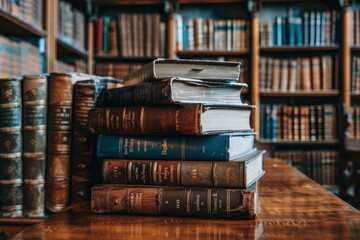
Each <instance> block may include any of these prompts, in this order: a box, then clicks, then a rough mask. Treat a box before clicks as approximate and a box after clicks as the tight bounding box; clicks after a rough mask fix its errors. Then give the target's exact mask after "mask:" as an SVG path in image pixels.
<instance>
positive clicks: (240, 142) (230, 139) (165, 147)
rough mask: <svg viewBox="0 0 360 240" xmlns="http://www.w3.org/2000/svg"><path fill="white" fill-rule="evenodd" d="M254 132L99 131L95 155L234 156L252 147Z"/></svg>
mask: <svg viewBox="0 0 360 240" xmlns="http://www.w3.org/2000/svg"><path fill="white" fill-rule="evenodd" d="M253 145H254V133H251V132H250V133H232V134H221V135H209V136H124V135H99V136H98V138H97V144H96V157H98V158H122V159H153V160H167V159H171V160H208V161H211V160H217V161H228V160H233V159H236V158H238V157H240V156H241V155H243V154H245V153H247V152H248V151H250V150H251V149H252V148H253Z"/></svg>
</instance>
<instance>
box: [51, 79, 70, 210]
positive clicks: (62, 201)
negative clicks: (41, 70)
mask: <svg viewBox="0 0 360 240" xmlns="http://www.w3.org/2000/svg"><path fill="white" fill-rule="evenodd" d="M48 91H49V101H48V112H49V113H48V135H47V137H48V145H47V157H48V158H47V166H46V176H47V177H46V186H45V194H46V203H45V205H46V208H47V209H48V210H49V211H51V212H58V211H61V210H62V209H64V208H65V207H66V206H67V205H68V203H69V191H70V189H69V180H70V179H69V178H70V176H69V170H70V142H71V116H72V97H73V96H72V77H71V75H67V74H60V73H59V74H57V73H53V74H51V75H50V77H49V90H48Z"/></svg>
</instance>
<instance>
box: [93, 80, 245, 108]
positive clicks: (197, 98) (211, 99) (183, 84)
mask: <svg viewBox="0 0 360 240" xmlns="http://www.w3.org/2000/svg"><path fill="white" fill-rule="evenodd" d="M246 87H247V84H245V83H226V82H213V81H203V80H196V79H187V78H179V77H176V78H169V79H164V80H159V81H155V82H144V83H140V84H136V85H132V86H125V87H121V88H112V89H104V94H105V101H104V103H103V104H104V105H97V106H98V107H101V106H107V107H117V106H125V105H126V106H132V105H159V104H172V103H174V104H181V103H218V104H219V103H222V104H241V103H242V100H241V90H242V89H243V88H246Z"/></svg>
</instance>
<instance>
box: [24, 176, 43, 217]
mask: <svg viewBox="0 0 360 240" xmlns="http://www.w3.org/2000/svg"><path fill="white" fill-rule="evenodd" d="M23 194H24V216H26V217H43V216H44V214H45V207H44V206H45V184H44V183H39V184H26V183H25V182H24V186H23Z"/></svg>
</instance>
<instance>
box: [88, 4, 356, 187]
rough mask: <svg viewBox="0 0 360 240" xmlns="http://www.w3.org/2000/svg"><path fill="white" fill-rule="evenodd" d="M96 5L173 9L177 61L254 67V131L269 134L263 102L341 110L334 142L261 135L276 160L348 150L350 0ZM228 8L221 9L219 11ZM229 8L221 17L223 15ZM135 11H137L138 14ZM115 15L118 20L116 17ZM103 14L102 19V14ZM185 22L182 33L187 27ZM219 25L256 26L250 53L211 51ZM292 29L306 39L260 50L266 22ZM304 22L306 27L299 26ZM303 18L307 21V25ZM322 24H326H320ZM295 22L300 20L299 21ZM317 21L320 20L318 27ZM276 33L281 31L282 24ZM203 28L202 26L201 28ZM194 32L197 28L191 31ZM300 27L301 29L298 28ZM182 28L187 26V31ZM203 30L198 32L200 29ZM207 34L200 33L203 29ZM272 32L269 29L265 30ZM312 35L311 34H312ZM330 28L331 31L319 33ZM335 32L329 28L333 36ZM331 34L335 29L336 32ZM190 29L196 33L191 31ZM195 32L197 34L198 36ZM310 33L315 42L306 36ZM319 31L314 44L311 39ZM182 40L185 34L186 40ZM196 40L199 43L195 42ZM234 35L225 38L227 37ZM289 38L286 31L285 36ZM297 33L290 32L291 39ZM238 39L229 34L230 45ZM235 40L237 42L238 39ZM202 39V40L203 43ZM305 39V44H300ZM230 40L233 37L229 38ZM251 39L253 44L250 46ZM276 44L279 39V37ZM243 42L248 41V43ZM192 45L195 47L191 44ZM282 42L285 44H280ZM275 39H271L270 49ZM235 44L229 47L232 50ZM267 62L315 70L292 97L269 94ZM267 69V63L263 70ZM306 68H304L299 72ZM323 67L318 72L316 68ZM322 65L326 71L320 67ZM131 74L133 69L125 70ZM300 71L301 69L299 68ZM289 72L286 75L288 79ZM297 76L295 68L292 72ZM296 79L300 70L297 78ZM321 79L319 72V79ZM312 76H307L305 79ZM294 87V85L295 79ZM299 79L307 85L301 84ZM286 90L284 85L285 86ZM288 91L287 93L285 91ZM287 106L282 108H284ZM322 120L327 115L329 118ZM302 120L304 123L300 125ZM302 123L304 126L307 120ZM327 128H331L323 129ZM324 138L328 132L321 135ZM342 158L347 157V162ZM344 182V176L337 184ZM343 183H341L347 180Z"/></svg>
mask: <svg viewBox="0 0 360 240" xmlns="http://www.w3.org/2000/svg"><path fill="white" fill-rule="evenodd" d="M92 3H93V4H94V5H95V6H97V8H98V9H99V11H98V13H106V14H108V15H109V14H110V13H111V12H114V11H116V7H119V6H121V7H122V8H129V9H131V8H132V9H134V8H135V9H137V11H138V12H146V11H147V9H152V10H153V9H154V8H155V9H156V8H159V7H160V8H164V9H166V10H165V11H162V10H161V11H160V12H161V14H162V17H161V18H162V19H164V22H165V24H166V33H165V34H166V36H165V37H166V39H167V40H166V43H167V45H166V51H165V52H166V54H165V57H169V58H176V57H178V58H202V59H223V60H238V61H242V62H246V65H247V66H246V67H247V72H248V73H247V76H246V79H245V80H243V81H245V82H247V83H248V85H249V88H248V91H246V93H245V94H244V95H245V98H246V99H247V101H248V102H249V103H251V104H254V105H256V106H258V108H257V109H256V110H255V111H253V113H252V119H251V124H252V126H253V127H254V129H255V130H256V131H258V132H261V131H262V129H261V126H263V122H262V119H263V118H262V114H261V112H260V106H261V105H262V104H263V103H269V104H280V105H283V104H286V105H288V106H299V108H300V107H307V108H310V106H311V105H316V106H318V105H320V108H325V107H324V106H327V105H326V104H331V106H332V107H333V112H332V114H333V115H334V118H333V119H332V120H331V121H334V123H330V125H329V126H330V127H331V128H332V133H331V134H332V135H331V138H330V139H326V136H322V137H319V138H318V139H316V141H315V140H314V139H313V140H312V141H308V142H307V141H304V140H302V141H300V140H290V139H277V140H275V139H272V140H269V139H261V137H260V135H261V134H259V135H258V136H257V138H258V139H257V141H258V143H260V144H268V145H270V148H269V149H270V150H271V152H270V153H269V154H270V156H274V152H276V151H283V150H286V149H293V150H294V151H297V150H305V149H307V148H311V149H314V150H316V148H318V149H319V150H329V149H335V150H336V151H338V152H339V151H340V150H341V143H342V142H343V141H342V139H343V133H342V131H341V129H342V118H341V111H342V109H341V105H342V103H345V105H349V104H350V102H351V99H352V100H355V99H356V96H355V95H354V94H349V91H348V90H349V87H350V70H349V69H348V68H349V66H350V56H351V54H356V53H358V52H359V46H352V45H350V43H348V42H349V41H348V40H349V37H350V35H349V31H350V30H349V29H350V22H351V21H350V10H349V8H348V5H347V3H348V2H347V1H336V0H332V1H320V0H319V1H311V0H295V1H291V0H258V1H248V0H243V1H242V0H193V1H188V0H178V1H156V0H153V1H151V0H148V1H98V0H93V1H92ZM220 4H221V7H219V6H220ZM109 9H110V10H109ZM219 9H221V11H219ZM132 11H134V10H132ZM110 15H111V14H110ZM99 16H101V14H100V15H99ZM179 16H180V22H181V24H182V27H179V25H178V24H179ZM209 19H211V20H212V21H213V22H215V21H219V24H220V26H224V23H223V22H221V20H225V22H226V23H225V25H226V27H225V29H226V28H227V27H228V26H230V27H229V28H231V29H236V27H234V28H232V26H233V25H235V24H234V22H231V23H230V22H229V21H226V19H241V20H244V21H245V22H246V24H247V27H248V30H249V31H248V32H246V33H245V34H244V35H245V36H246V37H245V42H246V41H248V43H247V44H246V46H245V47H242V48H239V49H237V47H238V46H237V45H231V44H233V43H234V42H235V41H240V39H239V38H236V39H237V40H234V39H233V40H232V42H231V44H230V45H229V43H228V42H226V41H224V42H225V45H224V46H211V43H210V40H207V38H208V37H207V34H208V31H209V30H208V29H210V28H208V29H205V30H204V29H203V28H204V26H212V24H213V23H212V22H210V24H209V23H208V22H207V21H208V20H209ZM279 19H280V20H281V21H282V22H283V23H287V20H288V19H291V23H292V24H293V23H294V25H291V26H288V25H286V24H284V25H281V26H280V27H283V28H289V29H285V30H284V31H290V32H292V31H294V29H295V30H299V27H300V30H301V32H302V37H301V35H300V37H299V36H294V38H295V39H292V40H291V39H290V37H289V39H286V37H285V38H284V39H285V40H284V39H282V41H281V42H276V41H275V42H273V43H271V44H258V43H264V42H262V40H263V38H264V33H263V31H264V28H263V23H262V22H264V21H268V22H270V24H271V26H272V27H273V24H274V23H276V24H277V22H276V21H279ZM299 19H300V20H301V21H300V25H299V22H298V21H299ZM303 19H307V20H306V21H309V22H303ZM319 19H320V22H317V21H318V20H319ZM293 20H295V22H292V21H293ZM310 21H314V24H315V25H314V26H312V25H311V24H313V23H310ZM276 24H275V26H276V27H279V26H278V25H276ZM200 25H201V26H202V28H201V27H200ZM189 26H190V30H189ZM293 27H294V29H293ZM179 28H181V30H180V32H179ZM191 28H193V29H191ZM195 28H197V30H196V29H195ZM199 29H200V30H199ZM265 29H266V28H265ZM305 29H307V30H305ZM319 29H324V30H321V31H320V30H319ZM325 29H327V30H325ZM329 29H330V30H329ZM189 31H190V32H189ZM192 31H193V32H192ZM304 31H305V32H306V31H307V33H306V34H307V35H306V36H307V38H306V39H307V40H305V39H302V38H304V35H305V32H304ZM313 33H318V35H316V36H315V37H314V38H313V39H312V38H311V37H310V35H311V34H313ZM179 34H181V35H182V37H181V36H180V38H179ZM189 34H193V35H191V37H190V38H189ZM226 34H227V33H225V35H226ZM282 34H283V33H282ZM287 34H288V35H290V33H289V32H288V33H286V36H287ZM229 36H230V35H226V37H227V39H229ZM231 37H233V36H231ZM196 38H199V39H196ZM300 38H301V40H299V39H300ZM224 39H226V38H224ZM246 39H247V40H246ZM275 39H276V38H275ZM241 40H243V39H241ZM189 41H190V42H189ZM277 41H278V40H277ZM269 42H271V41H265V43H269ZM226 44H227V45H226ZM263 58H273V59H275V58H276V59H278V60H279V61H280V63H281V64H283V61H284V60H285V61H284V62H285V63H284V66H285V67H286V64H289V63H287V61H288V62H291V61H297V62H298V63H297V72H296V74H297V75H300V74H303V73H302V72H301V71H303V70H301V69H303V68H305V67H304V66H303V65H301V64H303V63H301V61H303V59H306V60H305V62H306V64H310V69H307V70H306V71H307V72H306V73H304V74H305V75H304V76H307V77H308V79H309V82H308V83H306V84H307V85H306V84H305V86H302V84H303V83H300V84H298V85H297V87H295V85H293V86H294V88H293V89H291V90H290V91H289V90H288V89H287V87H286V86H287V85H290V83H287V84H285V87H283V88H284V89H281V87H279V88H277V87H275V89H273V88H266V89H264V88H263V86H264V85H263V84H264V83H263V81H264V80H263V79H262V74H263V73H262V71H263V69H262V67H261V62H262V61H263ZM151 60H152V58H139V57H130V58H129V57H121V56H120V57H118V56H116V57H115V56H99V55H97V56H96V57H95V58H94V62H95V66H96V64H97V63H102V64H104V63H109V64H111V63H114V64H115V63H117V64H119V63H122V64H130V65H131V64H136V63H138V64H144V63H146V62H149V61H151ZM259 63H260V64H259ZM299 65H300V67H299ZM312 66H315V67H312ZM317 66H320V67H317ZM125 68H126V69H129V68H130V67H127V66H125ZM299 69H300V70H299ZM281 71H282V70H281V68H280V70H279V74H281ZM288 72H290V69H288ZM294 73H295V72H294ZM313 74H315V75H314V76H313ZM320 76H321V78H322V79H321V80H319V79H317V80H316V81H320V83H317V84H315V85H313V82H312V81H311V80H310V79H311V78H319V77H320ZM305 78H306V77H305ZM287 81H288V80H287ZM297 81H299V80H297ZM280 86H281V85H280ZM285 88H286V90H285ZM280 105H279V106H280ZM321 114H324V112H323V113H321ZM295 121H297V120H295ZM299 121H302V120H299ZM299 124H300V122H299ZM323 129H326V128H325V127H323ZM320 134H322V133H320ZM337 160H340V157H339V159H337ZM338 180H339V179H338V178H337V180H336V181H338ZM339 181H340V180H339Z"/></svg>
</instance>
